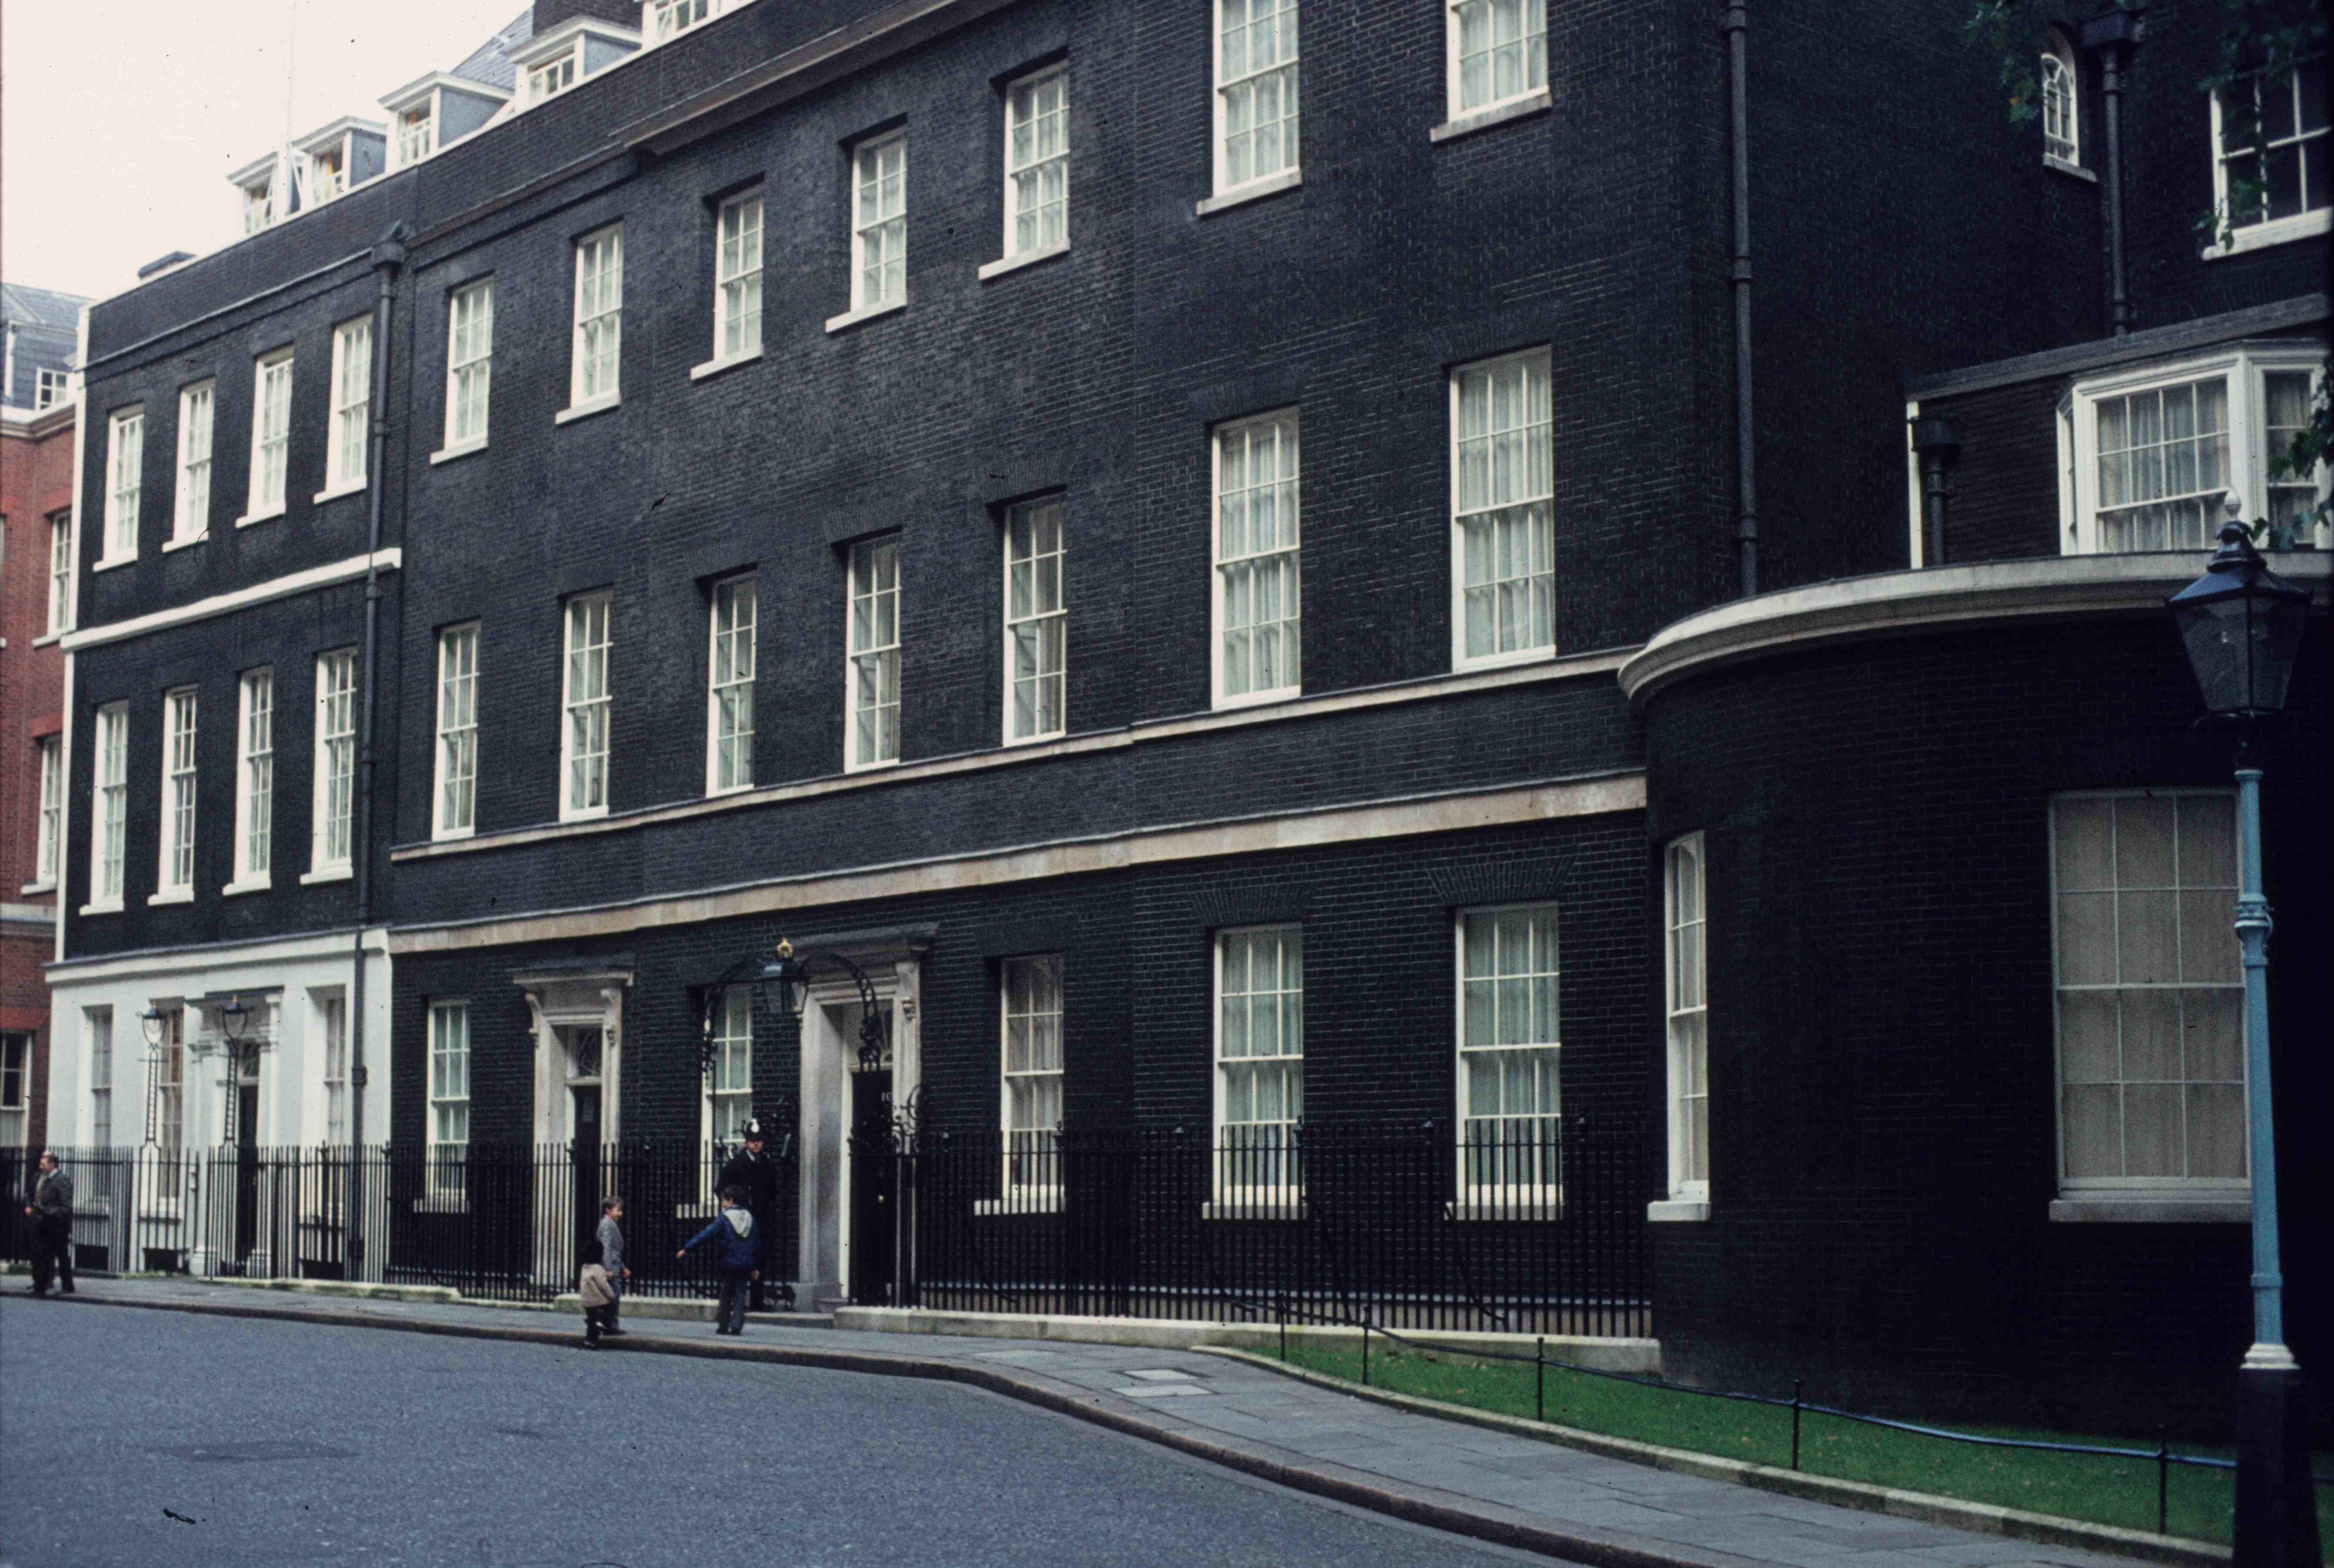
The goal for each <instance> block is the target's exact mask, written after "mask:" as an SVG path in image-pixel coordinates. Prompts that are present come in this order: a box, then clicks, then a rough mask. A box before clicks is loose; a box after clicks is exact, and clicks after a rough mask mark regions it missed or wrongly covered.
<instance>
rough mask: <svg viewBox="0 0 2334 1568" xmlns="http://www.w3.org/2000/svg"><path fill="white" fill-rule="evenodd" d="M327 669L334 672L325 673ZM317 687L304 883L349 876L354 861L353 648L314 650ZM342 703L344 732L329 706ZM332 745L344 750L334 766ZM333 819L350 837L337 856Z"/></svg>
mask: <svg viewBox="0 0 2334 1568" xmlns="http://www.w3.org/2000/svg"><path fill="white" fill-rule="evenodd" d="M328 670H329V671H331V672H333V673H332V674H330V675H328V674H327V671H328ZM342 672H345V674H346V684H345V685H342V684H340V683H339V680H340V675H341V673H342ZM315 688H316V689H315V703H314V709H313V711H314V714H315V736H314V746H313V754H312V757H311V767H312V771H313V774H314V785H313V790H312V792H311V793H312V797H313V798H312V802H311V816H310V820H309V831H308V873H307V875H306V876H305V877H304V878H302V879H301V880H303V881H323V880H327V879H332V878H339V877H345V876H349V875H351V874H352V871H353V870H354V868H355V865H356V818H355V799H356V747H357V714H356V705H357V673H356V650H355V649H351V648H338V649H330V650H328V651H326V652H323V653H320V654H318V655H317V656H316V662H315ZM341 702H345V704H346V707H347V726H348V727H347V728H346V729H345V730H342V729H340V728H337V727H335V726H336V724H337V722H338V720H337V716H336V714H335V712H334V709H333V707H332V706H331V705H333V704H335V703H341ZM334 746H345V747H346V748H347V749H346V752H345V757H346V763H345V765H344V766H336V765H335V764H334V762H333V757H334V756H335V755H336V754H335V753H334V751H333V747H334ZM335 823H338V824H339V825H341V826H342V828H343V829H344V831H345V832H346V833H347V836H348V843H347V845H346V848H345V850H344V851H343V852H342V854H340V855H338V856H334V855H333V853H332V852H331V851H332V842H333V828H334V825H335Z"/></svg>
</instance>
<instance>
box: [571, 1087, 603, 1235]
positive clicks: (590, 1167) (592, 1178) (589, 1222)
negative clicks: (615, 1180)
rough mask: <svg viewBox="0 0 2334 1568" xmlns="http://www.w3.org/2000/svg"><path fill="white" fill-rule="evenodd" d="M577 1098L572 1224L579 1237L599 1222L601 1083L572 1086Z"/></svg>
mask: <svg viewBox="0 0 2334 1568" xmlns="http://www.w3.org/2000/svg"><path fill="white" fill-rule="evenodd" d="M567 1092H568V1093H570V1094H572V1095H574V1097H575V1156H574V1158H575V1198H574V1202H575V1212H574V1217H573V1221H572V1223H571V1225H570V1227H569V1228H570V1229H572V1230H573V1231H574V1233H575V1234H576V1236H579V1237H581V1236H590V1235H591V1234H592V1233H593V1230H594V1229H596V1228H597V1227H598V1226H599V1224H600V1086H599V1085H598V1084H597V1083H577V1084H574V1085H571V1086H570V1087H569V1089H568V1091H567Z"/></svg>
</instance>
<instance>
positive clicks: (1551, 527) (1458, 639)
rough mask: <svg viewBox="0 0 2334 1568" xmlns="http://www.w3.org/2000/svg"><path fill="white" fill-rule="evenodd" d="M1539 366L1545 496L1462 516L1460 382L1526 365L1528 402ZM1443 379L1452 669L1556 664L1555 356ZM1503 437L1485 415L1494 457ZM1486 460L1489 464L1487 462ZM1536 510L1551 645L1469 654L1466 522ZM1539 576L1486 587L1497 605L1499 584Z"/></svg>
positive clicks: (1456, 369)
mask: <svg viewBox="0 0 2334 1568" xmlns="http://www.w3.org/2000/svg"><path fill="white" fill-rule="evenodd" d="M1535 362H1537V364H1538V369H1539V373H1540V376H1541V378H1542V384H1543V387H1544V389H1545V392H1546V401H1547V408H1548V432H1547V437H1546V440H1547V451H1546V457H1547V463H1548V467H1547V472H1548V489H1547V492H1546V494H1545V495H1539V496H1537V497H1533V496H1527V497H1524V498H1522V499H1519V500H1512V501H1508V502H1490V503H1487V504H1486V505H1482V506H1479V507H1477V508H1475V509H1474V510H1473V511H1471V512H1468V511H1462V510H1461V506H1462V504H1463V474H1464V470H1465V464H1464V457H1463V454H1462V452H1461V443H1462V441H1463V440H1464V439H1465V438H1464V437H1463V436H1462V434H1461V431H1462V429H1463V425H1462V421H1461V410H1462V409H1463V408H1464V406H1465V402H1466V397H1465V392H1464V390H1463V386H1462V382H1463V380H1464V379H1465V378H1467V377H1469V376H1472V375H1481V376H1486V377H1495V376H1496V375H1497V374H1498V373H1499V371H1500V370H1502V369H1504V368H1505V367H1507V366H1509V365H1523V366H1525V367H1526V372H1525V374H1526V380H1525V386H1526V389H1527V392H1526V395H1527V397H1529V387H1530V380H1529V378H1530V367H1531V366H1532V365H1533V364H1534V363H1535ZM1445 379H1446V380H1447V381H1448V383H1449V394H1448V395H1449V399H1450V408H1449V410H1448V413H1449V440H1450V447H1449V449H1448V451H1447V452H1446V454H1445V457H1446V460H1447V461H1448V462H1449V464H1450V466H1451V668H1452V670H1454V671H1460V670H1471V669H1504V668H1505V667H1507V666H1509V665H1513V664H1530V663H1536V662H1538V661H1539V660H1542V659H1554V658H1555V657H1556V654H1557V649H1558V647H1559V646H1560V642H1561V640H1560V639H1559V638H1558V633H1557V625H1556V621H1557V602H1556V592H1557V573H1556V362H1555V356H1554V353H1553V351H1552V350H1551V349H1550V347H1549V345H1548V344H1545V343H1543V344H1539V345H1537V346H1535V347H1532V348H1528V349H1517V350H1514V351H1511V352H1508V353H1503V354H1494V355H1492V356H1491V357H1490V358H1489V359H1482V360H1471V361H1468V362H1467V363H1465V364H1462V365H1453V366H1452V367H1451V370H1450V373H1449V375H1448V376H1447V377H1446V378H1445ZM1489 395H1490V393H1489V390H1488V386H1487V390H1486V396H1487V397H1488V396H1489ZM1536 423H1537V421H1529V420H1528V421H1527V423H1526V424H1524V425H1522V426H1519V427H1511V428H1510V429H1511V430H1513V429H1518V428H1520V429H1523V430H1526V431H1529V430H1530V429H1531V428H1533V425H1535V424H1536ZM1503 433H1506V432H1501V431H1499V430H1495V429H1492V428H1490V415H1489V413H1488V412H1487V413H1486V415H1485V425H1484V434H1483V436H1482V437H1481V439H1482V440H1484V441H1485V442H1487V443H1490V445H1491V448H1492V452H1493V453H1494V454H1495V453H1496V450H1497V444H1498V442H1499V439H1500V436H1501V435H1502V434H1503ZM1487 460H1489V459H1488V458H1487ZM1535 504H1537V505H1541V506H1543V507H1545V508H1546V509H1547V514H1548V521H1547V527H1548V572H1547V573H1546V575H1547V578H1548V640H1547V641H1546V642H1530V643H1524V644H1520V645H1519V646H1518V647H1515V648H1512V649H1506V650H1504V651H1501V650H1499V649H1494V650H1493V651H1491V652H1490V653H1483V654H1470V653H1469V652H1468V651H1467V594H1468V591H1469V588H1470V584H1469V583H1468V582H1467V522H1468V519H1470V518H1471V517H1476V516H1482V515H1489V514H1492V513H1497V512H1504V511H1509V510H1511V509H1513V508H1516V507H1523V506H1530V505H1535ZM1540 575H1541V573H1539V572H1530V573H1529V574H1528V575H1527V576H1526V577H1524V578H1522V579H1514V578H1509V579H1500V578H1496V577H1495V578H1493V579H1491V580H1490V583H1489V584H1488V585H1489V586H1490V587H1491V588H1492V589H1493V591H1494V595H1495V599H1494V601H1495V603H1496V592H1497V588H1498V585H1499V583H1500V582H1514V581H1523V582H1530V581H1531V580H1532V579H1534V578H1537V577H1538V576H1540ZM1496 616H1497V612H1496V611H1494V630H1493V639H1494V640H1495V641H1496V640H1497V637H1498V632H1497V618H1496Z"/></svg>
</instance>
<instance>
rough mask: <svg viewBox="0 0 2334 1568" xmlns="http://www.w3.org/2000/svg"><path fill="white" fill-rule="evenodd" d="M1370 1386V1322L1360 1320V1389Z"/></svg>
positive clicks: (1365, 1319)
mask: <svg viewBox="0 0 2334 1568" xmlns="http://www.w3.org/2000/svg"><path fill="white" fill-rule="evenodd" d="M1369 1386H1370V1320H1369V1319H1367V1318H1364V1319H1363V1320H1362V1387H1364V1388H1365V1389H1366V1388H1368V1387H1369Z"/></svg>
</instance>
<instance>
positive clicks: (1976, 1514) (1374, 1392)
mask: <svg viewBox="0 0 2334 1568" xmlns="http://www.w3.org/2000/svg"><path fill="white" fill-rule="evenodd" d="M1291 1332H1295V1331H1293V1330H1292V1331H1291ZM1192 1348H1193V1349H1195V1350H1199V1351H1201V1352H1202V1353H1204V1354H1207V1355H1217V1356H1222V1357H1224V1358H1225V1359H1226V1360H1228V1361H1245V1362H1247V1363H1249V1365H1251V1366H1257V1367H1261V1368H1263V1369H1265V1370H1266V1371H1271V1372H1277V1373H1278V1374H1279V1375H1281V1376H1282V1377H1286V1378H1290V1379H1294V1380H1297V1381H1298V1382H1305V1383H1311V1384H1313V1385H1315V1386H1316V1387H1318V1388H1325V1389H1333V1390H1336V1392H1338V1393H1341V1394H1346V1395H1349V1396H1351V1397H1353V1398H1355V1399H1359V1400H1370V1401H1371V1402H1372V1403H1374V1404H1381V1405H1387V1406H1391V1407H1392V1408H1394V1409H1398V1410H1406V1411H1409V1412H1410V1413H1412V1414H1413V1415H1421V1416H1432V1417H1435V1418H1437V1419H1442V1420H1446V1421H1458V1422H1461V1423H1463V1424H1464V1425H1467V1426H1471V1427H1480V1428H1484V1429H1487V1430H1490V1431H1495V1432H1508V1433H1511V1434H1514V1435H1516V1436H1519V1437H1526V1438H1537V1439H1538V1440H1539V1441H1541V1442H1545V1443H1555V1444H1558V1445H1560V1446H1562V1447H1564V1448H1578V1449H1580V1450H1582V1451H1583V1452H1586V1453H1591V1454H1597V1455H1601V1456H1603V1457H1606V1458H1612V1459H1625V1460H1627V1461H1629V1462H1630V1463H1632V1464H1637V1465H1647V1466H1651V1467H1654V1468H1655V1469H1659V1470H1674V1471H1676V1472H1677V1473H1679V1474H1680V1475H1687V1476H1699V1477H1702V1478H1704V1479H1706V1480H1712V1481H1730V1482H1732V1483H1733V1484H1735V1485H1736V1486H1751V1487H1755V1488H1757V1489H1759V1490H1760V1491H1766V1492H1776V1493H1779V1494H1781V1495H1783V1496H1789V1497H1801V1498H1805V1499H1806V1500H1808V1501H1809V1502H1813V1503H1829V1504H1831V1505H1835V1506H1837V1507H1842V1508H1856V1509H1860V1510H1862V1511H1864V1512H1866V1513H1870V1514H1885V1515H1889V1516H1890V1517H1892V1518H1898V1519H1911V1520H1914V1521H1916V1522H1918V1523H1921V1524H1926V1525H1949V1526H1951V1527H1953V1528H1954V1529H1959V1530H1970V1531H1975V1532H1979V1533H1982V1534H1989V1535H2001V1536H2006V1537H2008V1538H2010V1539H2012V1540H2020V1541H2032V1542H2036V1543H2039V1544H2044V1545H2051V1546H2073V1547H2078V1548H2081V1549H2084V1550H2088V1551H2093V1552H2108V1553H2114V1554H2117V1555H2120V1556H2126V1557H2136V1558H2140V1559H2142V1560H2144V1561H2146V1562H2150V1563H2170V1564H2173V1565H2174V1568H2229V1563H2230V1562H2231V1559H2232V1557H2233V1553H2232V1552H2231V1550H2230V1549H2229V1548H2228V1547H2226V1546H2216V1545H2214V1544H2213V1543H2211V1542H2209V1541H2191V1540H2188V1539H2187V1538H2185V1537H2184V1536H2178V1535H2157V1534H2152V1533H2151V1532H2148V1531H2145V1530H2127V1529H2125V1528H2123V1527H2122V1526H2120V1525H2093V1524H2090V1523H2088V1522H2087V1521H2085V1520H2081V1519H2065V1518H2061V1517H2059V1515H2055V1514H2036V1513H2030V1512H2029V1511H2027V1510H2025V1509H2022V1508H2007V1507H2003V1506H2001V1505H1999V1504H1993V1503H1971V1502H1965V1501H1963V1500H1962V1499H1961V1498H1958V1497H1939V1496H1934V1495H1932V1494H1930V1493H1926V1492H1912V1491H1906V1490H1904V1489H1903V1488H1901V1487H1895V1486H1872V1485H1870V1484H1869V1483H1867V1482H1863V1481H1843V1480H1838V1479H1836V1478H1834V1477H1829V1476H1811V1475H1808V1473H1807V1472H1806V1471H1804V1470H1786V1469H1782V1468H1779V1467H1776V1466H1773V1465H1754V1464H1751V1463H1749V1462H1748V1461H1745V1460H1741V1459H1727V1458H1722V1457H1718V1456H1717V1455H1714V1454H1702V1453H1696V1452H1694V1451H1693V1449H1690V1448H1664V1447H1662V1446H1661V1445H1659V1444H1656V1443H1641V1442H1637V1441H1635V1440H1634V1439H1632V1438H1614V1437H1607V1436H1606V1434H1604V1433H1602V1432H1590V1431H1584V1430H1582V1429H1579V1428H1577V1427H1559V1426H1558V1425H1556V1424H1555V1423H1553V1422H1541V1421H1532V1420H1526V1419H1523V1418H1522V1417H1520V1416H1503V1415H1500V1414H1499V1413H1498V1412H1497V1411H1493V1410H1481V1409H1475V1408H1474V1407H1473V1406H1471V1405H1454V1404H1448V1403H1445V1402H1444V1401H1442V1400H1429V1399H1423V1398H1421V1397H1419V1396H1418V1395H1415V1394H1397V1393H1394V1392H1391V1391H1389V1390H1384V1389H1369V1388H1363V1387H1362V1386H1360V1385H1359V1384H1357V1383H1353V1382H1348V1381H1346V1380H1345V1379H1342V1378H1332V1377H1329V1376H1326V1374H1324V1373H1320V1372H1316V1371H1309V1370H1307V1369H1306V1368H1303V1367H1292V1366H1288V1365H1287V1364H1285V1363H1284V1362H1281V1361H1276V1360H1274V1359H1273V1358H1271V1357H1269V1356H1261V1355H1257V1354H1254V1353H1253V1352H1248V1351H1243V1350H1239V1349H1237V1348H1234V1347H1230V1346H1222V1345H1200V1346H1194V1347H1192Z"/></svg>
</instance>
